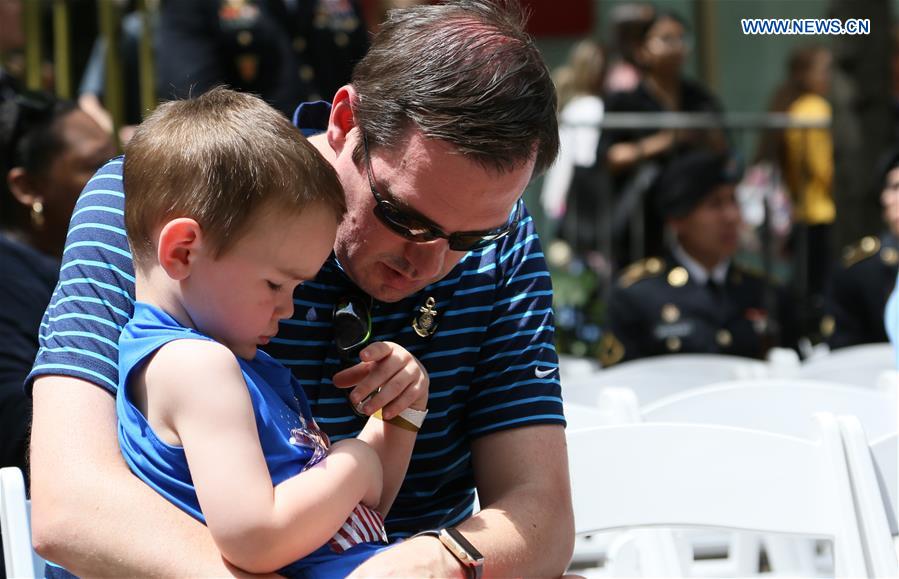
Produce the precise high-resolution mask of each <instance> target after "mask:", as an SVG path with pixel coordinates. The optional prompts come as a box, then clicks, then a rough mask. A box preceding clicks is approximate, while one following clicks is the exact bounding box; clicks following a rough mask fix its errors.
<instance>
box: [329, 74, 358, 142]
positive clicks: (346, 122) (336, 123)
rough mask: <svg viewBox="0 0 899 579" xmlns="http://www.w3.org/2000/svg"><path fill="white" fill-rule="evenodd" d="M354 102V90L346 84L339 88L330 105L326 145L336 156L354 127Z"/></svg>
mask: <svg viewBox="0 0 899 579" xmlns="http://www.w3.org/2000/svg"><path fill="white" fill-rule="evenodd" d="M354 102H356V89H354V88H353V85H350V84H347V85H344V86H342V87H340V90H338V91H337V94H336V95H334V102H332V103H331V117H330V118H329V119H328V131H327V135H328V144H329V145H331V149H333V150H334V153H336V154H337V155H339V154H340V152H341V151H343V147H344V146H345V145H346V141H347V135H348V134H349V132H350V130H352V128H353V127H355V126H356V118H355V117H354V115H353V103H354Z"/></svg>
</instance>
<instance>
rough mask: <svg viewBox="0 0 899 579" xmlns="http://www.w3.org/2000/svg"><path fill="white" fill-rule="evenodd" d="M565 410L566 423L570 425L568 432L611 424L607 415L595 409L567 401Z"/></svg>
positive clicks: (567, 428) (564, 406)
mask: <svg viewBox="0 0 899 579" xmlns="http://www.w3.org/2000/svg"><path fill="white" fill-rule="evenodd" d="M563 408H564V411H565V422H567V423H568V425H567V426H566V430H567V431H568V432H572V431H574V430H583V429H584V428H593V427H594V426H602V425H604V424H608V423H609V420H608V418H607V417H606V415H605V414H604V413H603V412H601V411H600V410H599V409H598V408H595V407H591V406H585V405H583V404H576V403H573V402H568V401H565V402H564V404H563Z"/></svg>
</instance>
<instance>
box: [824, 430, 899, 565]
mask: <svg viewBox="0 0 899 579" xmlns="http://www.w3.org/2000/svg"><path fill="white" fill-rule="evenodd" d="M837 421H838V423H839V427H840V433H841V434H842V438H843V447H844V450H845V453H846V464H847V465H848V467H849V478H850V480H851V481H852V494H853V497H854V498H855V505H856V509H857V510H858V517H859V524H860V527H861V530H862V536H863V537H864V546H865V552H866V556H867V557H868V561H869V571H870V572H871V574H872V575H873V576H875V577H899V561H897V559H896V551H895V548H894V546H893V540H892V536H891V534H890V524H889V521H888V516H889V515H888V513H890V511H891V510H892V509H888V508H886V507H887V505H888V504H889V496H888V494H887V495H886V496H885V493H884V492H883V491H882V490H881V486H880V481H879V480H878V477H877V470H876V468H875V466H874V460H873V457H872V455H871V447H870V446H869V445H868V439H867V438H866V437H865V432H864V430H863V429H862V425H861V423H860V422H859V420H858V418H856V417H855V416H839V417H837ZM894 436H895V433H894Z"/></svg>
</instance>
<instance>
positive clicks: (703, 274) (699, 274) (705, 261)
mask: <svg viewBox="0 0 899 579" xmlns="http://www.w3.org/2000/svg"><path fill="white" fill-rule="evenodd" d="M671 253H672V254H673V255H674V257H675V259H677V260H678V261H679V262H681V264H682V265H683V266H684V267H686V268H687V271H689V272H690V275H691V277H693V278H694V279H697V278H698V281H700V282H702V283H705V282H706V281H708V280H709V279H713V280H714V281H715V282H717V283H723V282H724V279H725V277H726V275H727V269H728V267H730V259H723V260H716V259H714V258H710V257H708V256H706V257H705V258H703V256H701V255H698V254H696V253H694V252H690V251H688V250H687V249H686V248H685V247H683V246H682V245H681V244H680V243H674V244H673V247H672V248H671Z"/></svg>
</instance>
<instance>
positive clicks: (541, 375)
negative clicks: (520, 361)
mask: <svg viewBox="0 0 899 579" xmlns="http://www.w3.org/2000/svg"><path fill="white" fill-rule="evenodd" d="M555 371H556V369H555V368H550V369H549V370H541V369H540V368H534V376H536V377H537V378H546V377H547V376H549V375H550V374H552V373H553V372H555Z"/></svg>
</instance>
